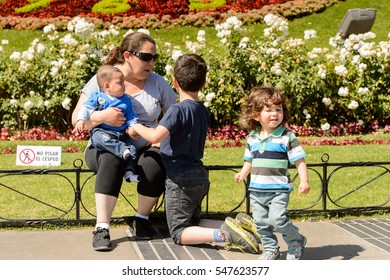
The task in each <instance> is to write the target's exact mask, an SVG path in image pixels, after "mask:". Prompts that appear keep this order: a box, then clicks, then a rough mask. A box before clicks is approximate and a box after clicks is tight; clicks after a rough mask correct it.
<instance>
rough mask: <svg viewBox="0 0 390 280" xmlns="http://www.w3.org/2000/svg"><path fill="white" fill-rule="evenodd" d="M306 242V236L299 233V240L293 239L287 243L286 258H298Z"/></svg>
mask: <svg viewBox="0 0 390 280" xmlns="http://www.w3.org/2000/svg"><path fill="white" fill-rule="evenodd" d="M306 243H307V239H306V237H304V236H303V235H301V239H300V240H297V241H294V242H292V243H291V244H290V245H288V251H287V257H286V260H300V259H301V257H302V255H303V251H304V249H305V246H306Z"/></svg>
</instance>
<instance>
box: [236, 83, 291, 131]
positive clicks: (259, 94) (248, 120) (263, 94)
mask: <svg viewBox="0 0 390 280" xmlns="http://www.w3.org/2000/svg"><path fill="white" fill-rule="evenodd" d="M271 105H282V108H283V123H286V122H288V120H289V118H290V114H289V111H288V99H287V97H286V96H285V95H284V94H283V92H282V91H281V90H279V89H277V88H275V87H260V86H256V87H253V88H252V89H251V91H250V93H249V95H248V97H247V98H246V100H245V101H244V103H243V104H242V106H241V110H242V115H241V117H240V118H239V121H238V123H239V125H240V126H241V127H243V128H246V129H248V130H255V129H256V128H258V127H259V126H260V123H259V122H258V121H256V120H254V117H256V116H258V115H259V114H260V113H261V111H262V110H263V109H264V107H265V106H271Z"/></svg>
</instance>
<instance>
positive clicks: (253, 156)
mask: <svg viewBox="0 0 390 280" xmlns="http://www.w3.org/2000/svg"><path fill="white" fill-rule="evenodd" d="M259 132H260V130H259V129H258V130H255V131H252V132H251V133H250V134H249V135H248V137H247V143H246V147H245V154H244V160H245V161H249V162H251V163H252V170H251V182H250V184H249V190H250V191H278V192H280V191H284V192H289V191H292V190H293V186H292V183H291V180H290V173H289V171H288V166H289V163H290V162H294V161H296V160H298V159H301V158H304V157H306V153H305V151H304V150H303V148H302V147H301V145H300V143H299V141H298V139H297V137H296V136H295V134H294V132H292V131H291V130H289V129H287V128H285V127H283V126H279V127H278V128H277V129H275V130H274V131H273V133H272V134H270V135H269V136H268V137H266V138H265V139H260V134H259Z"/></svg>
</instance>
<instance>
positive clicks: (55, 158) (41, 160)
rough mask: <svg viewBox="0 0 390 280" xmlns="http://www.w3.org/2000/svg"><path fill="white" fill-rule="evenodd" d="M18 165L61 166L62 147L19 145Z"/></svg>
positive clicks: (17, 152) (17, 153)
mask: <svg viewBox="0 0 390 280" xmlns="http://www.w3.org/2000/svg"><path fill="white" fill-rule="evenodd" d="M16 165H25V166H59V165H61V146H20V145H18V147H17V151H16Z"/></svg>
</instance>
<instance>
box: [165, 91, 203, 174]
mask: <svg viewBox="0 0 390 280" xmlns="http://www.w3.org/2000/svg"><path fill="white" fill-rule="evenodd" d="M209 124H210V115H209V112H208V111H207V109H206V107H205V106H204V105H203V103H202V102H200V101H195V100H189V99H186V100H184V101H181V102H179V103H177V104H174V105H172V106H171V107H169V109H168V111H167V112H166V113H165V114H164V116H163V118H162V119H161V121H160V123H159V125H162V126H164V127H165V128H167V129H168V130H169V136H168V137H166V138H165V139H164V140H163V141H162V142H161V146H160V150H161V159H162V161H163V164H164V166H165V168H166V173H167V176H168V177H171V178H172V177H173V176H174V175H175V174H176V172H177V171H178V169H179V168H183V167H184V168H191V167H194V166H199V165H203V163H202V161H201V159H202V158H203V153H204V147H205V142H206V136H207V132H208V127H209Z"/></svg>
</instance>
